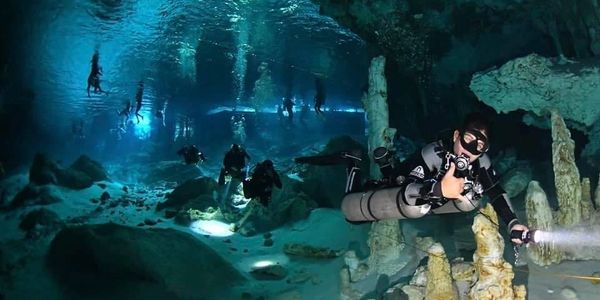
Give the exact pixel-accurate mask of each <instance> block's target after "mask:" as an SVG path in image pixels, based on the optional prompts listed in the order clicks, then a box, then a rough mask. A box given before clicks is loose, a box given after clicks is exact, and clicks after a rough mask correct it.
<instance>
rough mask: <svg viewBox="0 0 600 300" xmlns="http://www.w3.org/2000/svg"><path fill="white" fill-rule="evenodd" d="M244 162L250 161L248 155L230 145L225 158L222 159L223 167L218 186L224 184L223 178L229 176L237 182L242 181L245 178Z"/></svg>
mask: <svg viewBox="0 0 600 300" xmlns="http://www.w3.org/2000/svg"><path fill="white" fill-rule="evenodd" d="M246 160H250V155H248V153H247V152H246V150H244V148H242V147H241V146H240V145H238V144H233V145H231V148H230V149H229V151H227V153H225V157H224V158H223V166H222V167H221V172H220V173H219V181H218V183H219V185H224V184H225V176H230V177H231V178H235V179H238V180H240V181H241V180H243V179H244V177H246V174H244V168H245V167H246Z"/></svg>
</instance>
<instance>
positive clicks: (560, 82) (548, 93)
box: [470, 54, 600, 165]
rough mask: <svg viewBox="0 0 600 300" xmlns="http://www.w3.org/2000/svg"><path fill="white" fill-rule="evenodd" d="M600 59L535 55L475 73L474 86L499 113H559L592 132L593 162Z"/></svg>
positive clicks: (598, 136)
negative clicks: (572, 59)
mask: <svg viewBox="0 0 600 300" xmlns="http://www.w3.org/2000/svg"><path fill="white" fill-rule="evenodd" d="M599 67H600V60H597V61H586V62H570V63H568V64H558V62H557V61H556V60H553V59H549V58H545V57H542V56H539V55H537V54H531V55H528V56H525V57H522V58H517V59H514V60H512V61H509V62H507V63H506V64H504V65H503V66H501V67H500V68H497V69H493V70H491V71H485V72H481V73H477V74H475V75H473V78H472V80H471V84H470V88H471V90H472V91H473V92H474V93H475V95H477V97H478V98H479V100H480V101H482V102H484V103H486V104H487V105H489V106H491V107H493V108H494V109H495V110H496V111H498V112H510V111H516V110H525V111H528V112H531V113H533V114H535V115H537V116H541V117H544V116H547V115H548V112H549V111H550V110H556V111H557V112H558V113H559V114H560V115H561V116H563V117H564V118H565V119H566V120H567V121H568V122H569V124H570V125H572V126H575V128H577V129H579V130H582V131H583V132H585V133H587V134H588V137H589V140H590V143H589V144H588V145H586V148H585V149H584V155H585V156H586V157H587V158H588V163H590V164H593V165H597V161H600V160H597V159H595V158H597V157H598V155H600V142H598V141H600V129H599V128H600V122H598V120H600V106H598V105H597V101H598V100H597V95H598V94H600V84H598V82H600V68H599Z"/></svg>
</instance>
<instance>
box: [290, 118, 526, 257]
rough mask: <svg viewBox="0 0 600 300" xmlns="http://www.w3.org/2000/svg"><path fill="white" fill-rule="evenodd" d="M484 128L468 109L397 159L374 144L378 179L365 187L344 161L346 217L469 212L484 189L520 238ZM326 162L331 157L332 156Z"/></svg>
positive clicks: (340, 158) (356, 170) (487, 128)
mask: <svg viewBox="0 0 600 300" xmlns="http://www.w3.org/2000/svg"><path fill="white" fill-rule="evenodd" d="M489 134H490V125H489V123H488V121H487V119H486V118H485V117H484V116H483V115H481V114H479V113H473V114H469V115H468V116H467V117H466V118H465V120H464V122H463V124H462V126H461V127H460V128H458V129H456V130H454V132H453V136H452V140H443V139H440V140H438V141H436V142H433V143H430V144H428V145H426V146H425V147H423V148H422V149H421V151H418V152H417V153H415V154H414V155H413V156H411V157H410V158H408V159H407V160H405V161H403V162H402V163H400V164H396V163H395V161H394V160H393V157H392V155H391V153H390V151H388V150H387V149H386V148H384V147H380V148H377V149H375V150H374V151H373V152H374V154H373V156H374V159H375V162H376V163H377V164H378V165H379V167H380V170H381V173H382V174H383V179H382V180H378V181H369V182H367V184H366V186H365V188H364V189H363V188H361V186H360V184H361V182H360V168H358V166H357V165H356V164H349V165H348V169H347V172H348V179H347V185H346V195H345V196H344V199H343V201H342V211H343V212H344V214H345V216H346V220H348V221H349V222H351V223H362V222H365V221H366V222H369V221H377V220H381V219H406V218H411V219H412V218H420V217H423V216H425V215H427V214H446V213H458V212H468V211H472V210H474V209H476V208H477V207H478V206H479V200H480V199H481V198H482V196H484V195H486V196H488V197H489V199H490V203H491V204H492V206H493V207H494V210H495V211H496V213H497V214H498V216H499V217H500V218H501V219H502V220H503V221H504V223H505V224H506V225H507V227H508V229H509V232H510V233H511V241H512V242H513V243H515V244H517V245H520V244H522V243H523V240H522V239H519V238H514V236H513V233H515V232H529V228H528V227H527V226H525V225H522V224H520V223H519V221H518V219H517V217H516V215H515V213H514V211H513V208H512V205H511V203H510V199H509V198H508V195H507V194H506V192H505V191H504V190H503V189H502V187H501V186H500V184H499V178H498V176H497V174H496V172H495V171H494V168H493V167H492V165H491V160H490V158H489V156H488V155H487V154H486V153H485V152H487V150H488V149H489V146H490V140H489ZM342 154H343V153H342ZM342 154H338V155H337V157H338V159H337V161H338V163H341V162H348V161H349V160H350V158H347V157H343V155H342ZM327 158H328V157H321V156H315V157H301V158H297V159H296V162H298V163H315V162H316V163H318V162H323V161H327ZM328 162H330V164H334V163H336V161H335V160H330V161H328ZM316 163H315V164H316Z"/></svg>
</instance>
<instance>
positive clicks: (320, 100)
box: [315, 78, 325, 116]
mask: <svg viewBox="0 0 600 300" xmlns="http://www.w3.org/2000/svg"><path fill="white" fill-rule="evenodd" d="M315 90H316V94H315V113H316V114H317V115H318V116H322V115H323V111H321V106H323V104H324V103H325V85H324V84H323V80H322V79H321V78H317V79H315Z"/></svg>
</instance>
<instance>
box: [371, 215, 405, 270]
mask: <svg viewBox="0 0 600 300" xmlns="http://www.w3.org/2000/svg"><path fill="white" fill-rule="evenodd" d="M367 243H368V245H369V249H371V254H370V255H369V257H368V259H367V264H368V265H369V271H370V272H375V273H377V274H386V275H388V276H393V275H394V274H396V273H397V272H398V271H399V270H400V269H402V268H403V267H404V265H402V264H401V263H400V262H401V261H402V259H401V254H402V250H403V249H404V247H405V244H404V237H403V236H402V232H401V231H400V225H399V224H398V220H382V221H378V222H374V223H373V224H372V225H371V231H370V232H369V239H368V241H367Z"/></svg>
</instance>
